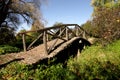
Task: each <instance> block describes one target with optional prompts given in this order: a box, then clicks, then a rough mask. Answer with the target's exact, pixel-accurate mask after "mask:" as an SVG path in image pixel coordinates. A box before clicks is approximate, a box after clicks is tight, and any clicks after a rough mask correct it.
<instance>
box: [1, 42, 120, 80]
mask: <svg viewBox="0 0 120 80" xmlns="http://www.w3.org/2000/svg"><path fill="white" fill-rule="evenodd" d="M119 45H120V41H116V42H114V43H112V44H109V45H107V46H106V47H102V46H100V45H98V46H91V47H88V48H87V49H85V50H84V51H83V52H82V53H81V54H80V56H79V57H77V58H70V59H69V60H68V62H67V66H66V67H63V64H55V65H43V64H38V65H37V67H36V68H33V66H27V65H24V64H19V63H17V62H13V63H10V64H8V65H7V66H6V67H4V68H1V69H0V79H2V80H6V79H7V80H21V79H22V80H119V79H120V49H119V48H120V47H119Z"/></svg>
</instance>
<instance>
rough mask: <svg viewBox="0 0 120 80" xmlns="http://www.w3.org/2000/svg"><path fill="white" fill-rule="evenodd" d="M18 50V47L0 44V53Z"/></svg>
mask: <svg viewBox="0 0 120 80" xmlns="http://www.w3.org/2000/svg"><path fill="white" fill-rule="evenodd" d="M19 51H20V49H18V48H16V47H12V46H9V45H1V46H0V54H6V53H14V52H19Z"/></svg>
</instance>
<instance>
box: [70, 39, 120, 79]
mask: <svg viewBox="0 0 120 80" xmlns="http://www.w3.org/2000/svg"><path fill="white" fill-rule="evenodd" d="M119 45H120V41H117V42H115V43H113V44H110V45H108V46H106V47H104V48H103V47H101V46H92V47H89V48H88V49H86V50H85V51H83V53H82V54H81V55H80V56H79V58H78V59H77V60H72V61H71V60H70V61H69V62H68V67H69V69H70V70H71V71H73V72H74V73H75V74H77V75H78V76H80V78H81V80H93V79H100V80H113V79H114V80H119V78H120V73H119V71H120V50H119V48H120V47H119Z"/></svg>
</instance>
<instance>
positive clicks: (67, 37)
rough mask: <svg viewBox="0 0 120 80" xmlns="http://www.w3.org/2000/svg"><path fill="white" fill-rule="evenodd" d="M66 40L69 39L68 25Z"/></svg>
mask: <svg viewBox="0 0 120 80" xmlns="http://www.w3.org/2000/svg"><path fill="white" fill-rule="evenodd" d="M66 40H69V34H68V28H67V27H66Z"/></svg>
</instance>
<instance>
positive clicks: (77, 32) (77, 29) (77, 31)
mask: <svg viewBox="0 0 120 80" xmlns="http://www.w3.org/2000/svg"><path fill="white" fill-rule="evenodd" d="M75 28H76V35H77V37H78V36H79V28H78V27H77V26H75Z"/></svg>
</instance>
